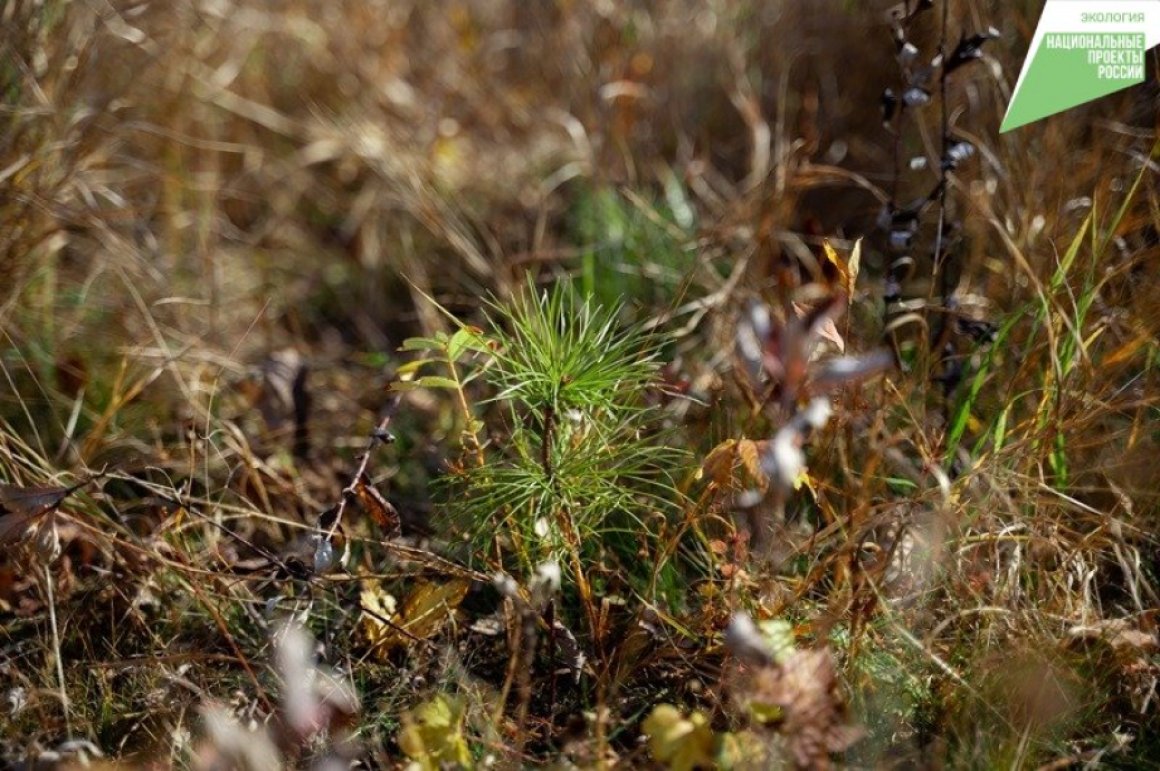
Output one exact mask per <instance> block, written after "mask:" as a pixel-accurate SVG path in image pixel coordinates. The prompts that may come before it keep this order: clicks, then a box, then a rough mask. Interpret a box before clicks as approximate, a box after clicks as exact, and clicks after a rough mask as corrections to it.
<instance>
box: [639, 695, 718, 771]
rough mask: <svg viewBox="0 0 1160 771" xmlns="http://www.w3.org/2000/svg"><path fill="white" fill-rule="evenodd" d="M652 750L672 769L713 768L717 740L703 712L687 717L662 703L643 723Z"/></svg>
mask: <svg viewBox="0 0 1160 771" xmlns="http://www.w3.org/2000/svg"><path fill="white" fill-rule="evenodd" d="M641 731H643V732H644V735H645V736H647V737H648V747H649V752H651V753H652V756H653V757H654V758H655V759H656V760H658V761H660V762H661V763H664V764H666V765H667V766H668V768H669V769H671V771H692V769H694V768H713V767H715V766H716V763H715V762H714V755H715V751H714V750H715V745H716V739H715V737H714V735H713V729H711V728H710V727H709V719H708V718H707V717H706V716H705V714H704V713H703V712H694V713H692V714H691V715H690V716H689V717H685V716H684V715H683V714H681V711H680V710H678V709H677V708H676V707H674V706H673V705H671V704H659V705H657V706H656V707H655V708H653V711H652V713H651V714H650V715H649V716H648V717H647V718H645V720H644V722H643V723H642V724H641Z"/></svg>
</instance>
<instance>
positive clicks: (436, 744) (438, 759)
mask: <svg viewBox="0 0 1160 771" xmlns="http://www.w3.org/2000/svg"><path fill="white" fill-rule="evenodd" d="M464 711H465V710H464V704H463V700H462V699H456V698H451V697H448V696H444V695H442V694H440V695H438V696H436V697H435V698H434V699H432V700H431V701H429V702H427V703H425V704H422V705H420V706H418V707H416V708H415V709H413V710H409V711H408V712H406V713H404V714H403V728H402V730H400V731H399V736H398V742H399V749H401V750H402V751H403V752H404V753H405V754H406V755H407V757H409V758H410V759H411V760H412V761H414V764H413V765H414V766H416V767H417V768H419V769H422V771H439V769H442V768H445V767H447V766H451V767H462V768H468V767H470V766H471V753H470V751H469V748H468V746H467V740H466V739H465V738H464V736H463V715H464ZM445 764H446V765H445Z"/></svg>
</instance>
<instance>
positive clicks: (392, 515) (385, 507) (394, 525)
mask: <svg viewBox="0 0 1160 771" xmlns="http://www.w3.org/2000/svg"><path fill="white" fill-rule="evenodd" d="M354 494H355V497H356V498H357V499H358V502H359V505H360V506H361V507H362V509H363V511H365V512H366V513H367V514H368V515H370V518H371V519H373V520H374V521H375V524H376V525H378V526H379V529H381V530H382V531H383V533H384V534H386V536H387V538H395V537H397V536H398V535H399V534H400V533H401V532H402V523H401V521H400V519H399V512H398V510H397V509H395V507H394V505H393V504H392V503H391V502H390V501H388V500H387V499H386V498H385V497H384V496H383V494H382V493H380V492H379V491H378V488H376V487H375V486H374V485H373V484H372V483H371V480H370V478H369V477H367V475H366V474H363V475H362V476H360V477H359V479H358V482H357V483H355V486H354Z"/></svg>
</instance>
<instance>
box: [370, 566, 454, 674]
mask: <svg viewBox="0 0 1160 771" xmlns="http://www.w3.org/2000/svg"><path fill="white" fill-rule="evenodd" d="M469 586H470V585H469V583H468V582H467V581H466V580H464V579H461V578H453V579H451V580H449V581H447V582H446V583H442V584H437V583H433V582H428V583H422V584H419V585H418V586H416V587H415V588H414V589H412V590H411V593H410V594H409V595H407V599H406V600H404V601H403V607H402V609H401V610H399V611H397V612H396V611H395V607H396V604H395V600H394V597H391V596H390V595H386V597H389V598H390V602H386V601H384V600H383V599H382V598H381V596H380V597H379V598H376V597H374V596H373V595H372V594H369V593H368V591H367V590H366V589H364V590H363V593H362V595H361V599H362V602H363V607H364V608H366V609H367V610H369V611H372V613H364V614H363V615H364V634H366V636H367V639H368V641H369V642H370V643H371V644H372V645H373V646H375V648H376V650H378V652H379V654H380V655H385V654H386V653H389V652H390V651H391V650H392V649H393V648H398V647H403V646H406V645H407V644H409V643H411V642H413V641H414V639H415V638H418V639H420V640H426V639H427V638H429V637H433V636H434V635H435V634H436V633H437V632H438V631H439V630H440V629H442V628H443V627H444V625H446V623H447V622H448V621H449V620H450V618H451V614H452V613H454V611H455V609H456V608H458V607H459V603H461V602H463V598H464V597H465V596H467V589H468V587H469ZM376 603H377V604H376ZM381 611H383V612H381ZM385 611H390V612H385ZM376 616H377V617H376ZM384 619H385V620H384ZM388 622H389V623H388Z"/></svg>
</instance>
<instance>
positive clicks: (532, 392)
mask: <svg viewBox="0 0 1160 771" xmlns="http://www.w3.org/2000/svg"><path fill="white" fill-rule="evenodd" d="M619 316H620V313H619V308H617V307H611V308H605V307H603V306H601V305H599V304H597V303H595V302H594V301H593V300H591V299H590V298H586V297H582V296H580V295H579V293H577V292H576V290H575V288H574V287H573V286H572V284H571V283H570V282H567V281H565V282H560V283H558V284H556V285H555V286H554V287H552V288H551V289H550V290H547V291H542V292H540V291H537V289H536V287H535V286H534V285H532V284H529V285H528V287H527V288H526V290H525V291H524V293H523V294H522V295H520V296H519V297H517V298H515V299H514V300H512V301H511V302H510V303H505V304H499V303H493V304H492V306H491V313H490V314H489V316H488V325H487V326H488V329H487V330H486V331H484V330H476V329H474V328H468V327H463V328H461V329H460V330H459V331H458V332H457V333H456V334H455V335H452V336H449V337H445V338H433V339H431V340H423V341H408V342H407V344H406V345H405V346H404V347H405V348H408V349H420V348H422V349H427V350H437V351H441V356H440V357H439V358H440V359H442V360H443V361H444V363H446V364H447V366H448V367H449V373H450V376H449V377H439V376H427V377H422V378H419V379H418V380H416V381H414V382H415V384H417V385H420V386H423V385H426V386H434V387H439V388H448V389H453V390H456V391H457V392H458V394H459V396H460V403H461V405H462V406H463V409H464V412H465V419H466V421H467V427H468V430H467V431H466V432H465V440H464V449H465V450H466V451H467V452H466V457H465V459H464V461H463V462H462V463H461V464H459V465H457V466H456V467H455V468H454V470H453V473H452V474H451V475H450V477H449V480H448V484H449V490H450V492H451V495H450V496H449V502H450V506H449V509H450V511H451V514H452V516H453V517H454V519H455V522H456V524H457V525H458V526H459V527H460V528H462V530H463V531H464V532H466V533H467V534H468V536H469V539H470V541H471V543H472V545H473V547H474V549H473V551H474V553H475V554H476V555H482V556H484V558H485V559H486V560H487V561H488V562H489V566H490V567H491V568H493V569H498V570H504V571H510V572H514V573H516V574H522V575H527V574H530V573H531V572H532V571H533V570H534V568H535V566H536V565H539V564H541V563H544V562H556V563H558V564H560V565H561V566H563V568H564V570H565V575H566V576H567V577H568V578H569V579H571V581H572V582H574V586H575V588H576V589H578V590H579V596H580V599H581V601H582V603H583V604H584V605H585V606H586V607H588V608H590V607H591V602H592V591H593V589H592V586H591V583H590V581H589V578H588V576H589V574H590V573H592V572H594V571H598V572H601V573H604V574H607V575H614V574H616V575H625V576H629V577H638V578H642V579H644V578H647V577H648V576H649V575H651V573H652V571H653V569H654V567H655V566H653V565H651V564H648V562H649V561H648V560H642V559H641V556H642V555H645V554H652V553H654V552H655V550H651V549H649V548H648V545H649V541H650V535H649V534H650V531H652V530H655V529H656V528H654V527H650V524H649V519H650V518H651V517H654V516H657V515H661V516H664V515H667V514H668V513H670V512H671V511H672V510H674V509H675V507H676V504H677V503H678V498H679V496H678V494H677V492H676V486H675V483H674V477H675V476H676V474H677V473H679V471H680V470H681V469H682V467H683V466H684V464H685V456H684V454H683V453H682V452H680V451H679V450H676V449H674V448H671V447H667V446H665V444H664V439H665V437H664V434H663V432H661V431H659V429H658V422H659V421H658V420H657V418H658V415H657V411H656V409H655V408H654V407H651V406H650V405H649V404H648V402H647V399H646V394H647V393H648V391H649V390H650V389H651V388H653V387H654V381H655V376H656V371H657V366H658V363H657V346H658V342H659V340H658V338H657V337H656V336H654V335H650V334H646V333H645V332H643V331H642V330H640V329H638V328H627V329H624V328H621V326H620V325H619V322H618V318H619ZM469 352H472V353H474V354H475V355H476V356H477V357H482V358H483V359H484V360H486V363H485V364H483V365H482V366H480V367H479V368H478V369H476V370H474V371H473V372H472V374H471V375H468V376H466V377H465V376H461V375H460V374H459V369H458V367H457V365H456V360H457V359H458V358H460V357H462V356H465V355H466V354H468V353H469ZM427 361H436V359H431V360H427ZM412 369H413V368H412ZM480 373H483V375H484V379H485V381H486V383H487V384H488V385H489V386H490V388H491V393H490V395H489V396H487V397H485V398H484V399H483V400H481V404H480V406H486V407H490V410H489V417H490V418H491V420H489V424H490V427H491V429H492V430H491V432H490V435H491V437H492V439H491V441H490V442H488V443H483V442H481V441H480V440H479V439H478V438H477V436H478V432H479V431H480V429H481V427H482V425H481V424H480V423H479V422H478V420H477V418H476V417H475V415H474V413H473V410H472V408H471V407H470V406H469V401H470V400H469V399H468V397H467V396H466V395H465V391H464V386H465V384H466V383H467V382H469V381H470V380H471V379H473V378H475V377H477V376H478V375H479V374H480ZM403 387H404V388H408V387H411V386H409V385H404V386H403Z"/></svg>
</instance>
